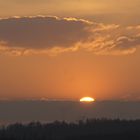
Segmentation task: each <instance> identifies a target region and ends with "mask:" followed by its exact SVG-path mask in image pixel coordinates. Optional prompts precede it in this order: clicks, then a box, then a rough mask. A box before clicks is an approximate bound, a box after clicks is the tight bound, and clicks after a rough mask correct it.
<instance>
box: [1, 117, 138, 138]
mask: <svg viewBox="0 0 140 140" xmlns="http://www.w3.org/2000/svg"><path fill="white" fill-rule="evenodd" d="M104 139H105V140H106V139H107V140H125V139H126V140H139V139H140V120H119V119H116V120H108V119H87V120H85V121H82V120H80V121H78V122H77V123H66V122H65V121H62V122H60V121H55V122H53V123H47V124H41V123H40V122H32V123H29V124H20V123H16V124H12V125H9V126H2V127H1V128H0V140H104Z"/></svg>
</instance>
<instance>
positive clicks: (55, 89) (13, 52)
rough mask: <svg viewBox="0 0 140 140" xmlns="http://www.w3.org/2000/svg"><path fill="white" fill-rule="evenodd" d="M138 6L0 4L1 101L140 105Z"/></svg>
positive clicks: (38, 0)
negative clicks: (132, 102) (88, 98)
mask: <svg viewBox="0 0 140 140" xmlns="http://www.w3.org/2000/svg"><path fill="white" fill-rule="evenodd" d="M139 6H140V1H139V0H127V4H126V0H67V1H65V0H12V2H11V0H0V65H1V66H0V99H2V100H3V99H48V98H49V99H73V100H75V99H80V98H81V97H83V96H91V97H94V98H95V99H97V100H139V99H140V86H139V83H140V73H139V72H140V63H139V60H140V47H139V46H140V19H139V18H138V17H139V15H140V9H139Z"/></svg>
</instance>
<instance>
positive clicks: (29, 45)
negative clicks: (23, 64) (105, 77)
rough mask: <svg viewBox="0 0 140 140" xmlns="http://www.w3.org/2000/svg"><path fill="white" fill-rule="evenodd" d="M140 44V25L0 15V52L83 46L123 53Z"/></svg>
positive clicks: (98, 51)
mask: <svg viewBox="0 0 140 140" xmlns="http://www.w3.org/2000/svg"><path fill="white" fill-rule="evenodd" d="M138 46H140V28H139V26H129V27H124V26H123V27H122V26H119V25H115V24H112V25H105V24H103V23H96V22H89V21H87V20H83V19H76V18H58V17H44V16H36V17H13V18H7V19H0V54H4V53H6V54H12V55H24V54H38V53H45V54H51V55H52V54H57V53H62V52H68V51H78V50H79V49H83V50H85V51H89V52H92V53H94V54H101V55H114V54H115V55H116V54H117V55H123V54H130V53H134V52H135V51H136V48H137V47H138Z"/></svg>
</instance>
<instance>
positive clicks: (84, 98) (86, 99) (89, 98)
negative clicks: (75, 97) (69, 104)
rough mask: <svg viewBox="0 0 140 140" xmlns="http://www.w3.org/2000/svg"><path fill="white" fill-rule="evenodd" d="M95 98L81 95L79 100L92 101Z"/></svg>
mask: <svg viewBox="0 0 140 140" xmlns="http://www.w3.org/2000/svg"><path fill="white" fill-rule="evenodd" d="M94 101H95V99H94V98H92V97H83V98H81V99H80V102H94Z"/></svg>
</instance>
